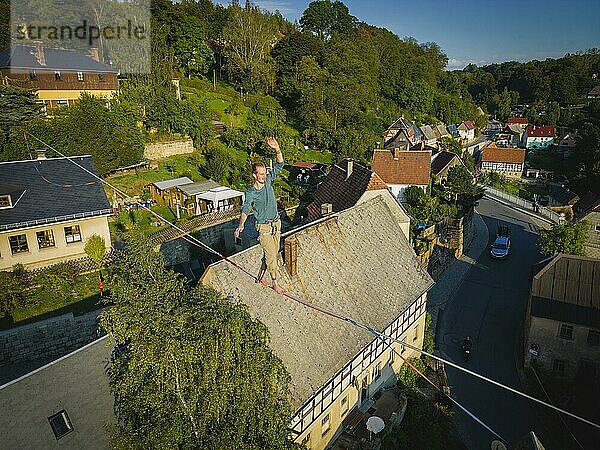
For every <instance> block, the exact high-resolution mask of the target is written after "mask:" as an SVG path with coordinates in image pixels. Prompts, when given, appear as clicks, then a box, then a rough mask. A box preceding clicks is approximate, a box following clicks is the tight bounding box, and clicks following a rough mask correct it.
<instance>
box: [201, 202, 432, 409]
mask: <svg viewBox="0 0 600 450" xmlns="http://www.w3.org/2000/svg"><path fill="white" fill-rule="evenodd" d="M286 240H293V241H295V242H297V249H298V250H297V270H298V274H297V277H296V279H295V281H293V282H292V281H291V280H290V278H289V276H288V275H287V272H286V270H285V269H280V276H279V280H281V282H282V285H283V287H284V288H285V289H286V290H287V291H288V292H289V293H290V294H291V295H292V296H294V297H298V298H301V299H303V300H304V301H306V302H309V303H312V304H316V305H320V306H322V307H324V308H327V309H330V310H333V311H338V312H343V313H344V314H347V315H348V316H350V317H352V318H354V319H356V320H360V321H362V322H364V323H368V324H370V325H372V326H373V327H374V328H376V329H377V330H379V331H381V330H383V329H384V328H385V327H386V326H387V325H388V324H389V323H391V322H392V321H393V320H394V319H395V318H396V317H397V316H398V315H399V314H401V313H402V311H403V310H404V309H406V308H407V307H408V306H409V305H410V303H411V302H413V301H414V300H415V299H416V298H418V297H419V296H420V295H421V294H422V293H424V292H425V291H427V290H428V289H429V288H430V287H431V286H432V284H433V280H432V279H431V277H430V276H429V275H428V274H427V272H426V271H425V270H424V269H423V268H422V267H421V266H420V265H419V263H418V262H417V260H416V257H415V254H414V252H413V250H412V249H411V247H410V245H409V243H408V241H407V240H406V238H405V237H404V236H403V234H402V231H401V228H400V223H399V222H398V220H397V219H396V216H395V215H394V213H393V212H392V211H391V210H390V208H389V207H388V206H387V204H386V203H385V201H384V200H383V198H382V197H381V196H378V197H376V198H374V199H372V200H369V201H366V202H364V203H361V204H359V205H357V206H355V207H353V208H350V209H348V210H346V211H343V212H340V213H338V214H336V215H335V216H333V217H328V218H326V219H325V220H323V221H320V222H317V223H314V224H310V225H308V226H306V227H305V228H303V229H301V230H299V231H294V232H290V234H289V235H288V236H287V237H286ZM261 257H262V250H261V248H260V247H259V246H255V247H252V248H250V249H248V250H247V251H244V252H242V253H238V254H237V255H234V256H232V257H231V258H230V259H232V260H233V261H234V262H236V263H237V264H239V265H241V266H243V267H248V268H252V267H256V268H258V266H259V265H260V260H261ZM202 282H203V283H204V284H206V285H209V286H212V287H214V288H216V289H217V290H219V291H222V292H224V293H226V294H229V295H230V296H232V297H233V300H234V301H240V302H242V303H244V304H246V305H248V308H249V312H250V314H251V315H252V316H253V317H255V318H257V319H259V320H260V321H261V322H263V323H264V324H265V325H266V326H267V327H268V328H269V331H270V338H271V343H270V347H271V348H272V350H273V352H274V353H275V354H276V355H277V356H278V357H279V358H281V360H282V361H283V363H284V364H285V366H286V367H287V370H288V371H289V373H290V374H291V378H292V383H291V401H292V405H293V407H294V408H298V407H299V406H301V405H302V403H303V402H304V401H306V400H307V399H308V398H309V397H310V396H311V395H312V394H313V393H314V391H315V390H317V389H318V388H319V387H321V386H322V385H323V384H324V383H325V382H326V381H327V380H328V379H329V378H330V377H331V376H332V375H334V374H335V372H336V371H338V370H340V369H341V368H342V366H343V365H344V364H345V363H346V362H348V361H349V360H350V359H352V358H353V357H354V356H356V354H357V353H358V352H359V351H360V350H361V349H362V348H364V346H366V345H367V344H368V343H370V342H371V341H372V340H373V336H372V335H371V334H370V333H368V332H365V331H364V330H362V329H359V328H357V327H354V326H352V325H350V324H349V323H346V322H342V321H339V320H336V319H334V318H332V317H329V316H326V315H324V314H320V313H318V312H316V311H314V310H310V309H308V308H306V307H304V306H302V305H299V304H298V303H295V302H292V301H291V300H289V299H286V298H284V297H281V296H279V295H277V294H276V293H275V292H274V291H272V290H269V289H264V288H263V287H261V286H260V285H259V284H257V283H255V282H254V280H252V279H250V278H248V277H240V276H239V271H238V270H236V269H235V268H232V267H231V266H230V265H228V264H226V263H225V264H224V263H222V262H218V263H215V264H213V265H211V266H210V267H209V268H208V269H207V271H206V273H205V274H204V276H203V278H202Z"/></svg>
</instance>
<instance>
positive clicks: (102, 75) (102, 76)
mask: <svg viewBox="0 0 600 450" xmlns="http://www.w3.org/2000/svg"><path fill="white" fill-rule="evenodd" d="M98 81H104V74H103V73H99V74H98Z"/></svg>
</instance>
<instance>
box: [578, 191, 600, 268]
mask: <svg viewBox="0 0 600 450" xmlns="http://www.w3.org/2000/svg"><path fill="white" fill-rule="evenodd" d="M573 212H574V214H575V218H577V219H579V220H585V221H586V222H587V223H588V233H587V238H586V240H585V243H584V245H583V251H584V253H585V255H586V256H590V257H592V258H598V259H600V195H598V194H594V193H592V192H588V193H587V194H585V195H584V196H583V197H582V198H581V200H580V201H578V202H577V203H576V204H575V205H574V206H573Z"/></svg>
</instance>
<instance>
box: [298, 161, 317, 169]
mask: <svg viewBox="0 0 600 450" xmlns="http://www.w3.org/2000/svg"><path fill="white" fill-rule="evenodd" d="M293 167H298V168H300V169H314V168H315V167H317V164H316V163H311V162H304V161H296V162H295V163H294V164H293Z"/></svg>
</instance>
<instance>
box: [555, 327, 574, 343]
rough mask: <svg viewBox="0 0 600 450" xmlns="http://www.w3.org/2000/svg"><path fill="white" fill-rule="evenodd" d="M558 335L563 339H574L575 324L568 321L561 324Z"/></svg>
mask: <svg viewBox="0 0 600 450" xmlns="http://www.w3.org/2000/svg"><path fill="white" fill-rule="evenodd" d="M558 337H559V338H561V339H567V340H569V341H572V340H573V325H569V324H566V323H562V324H560V329H559V330H558Z"/></svg>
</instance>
